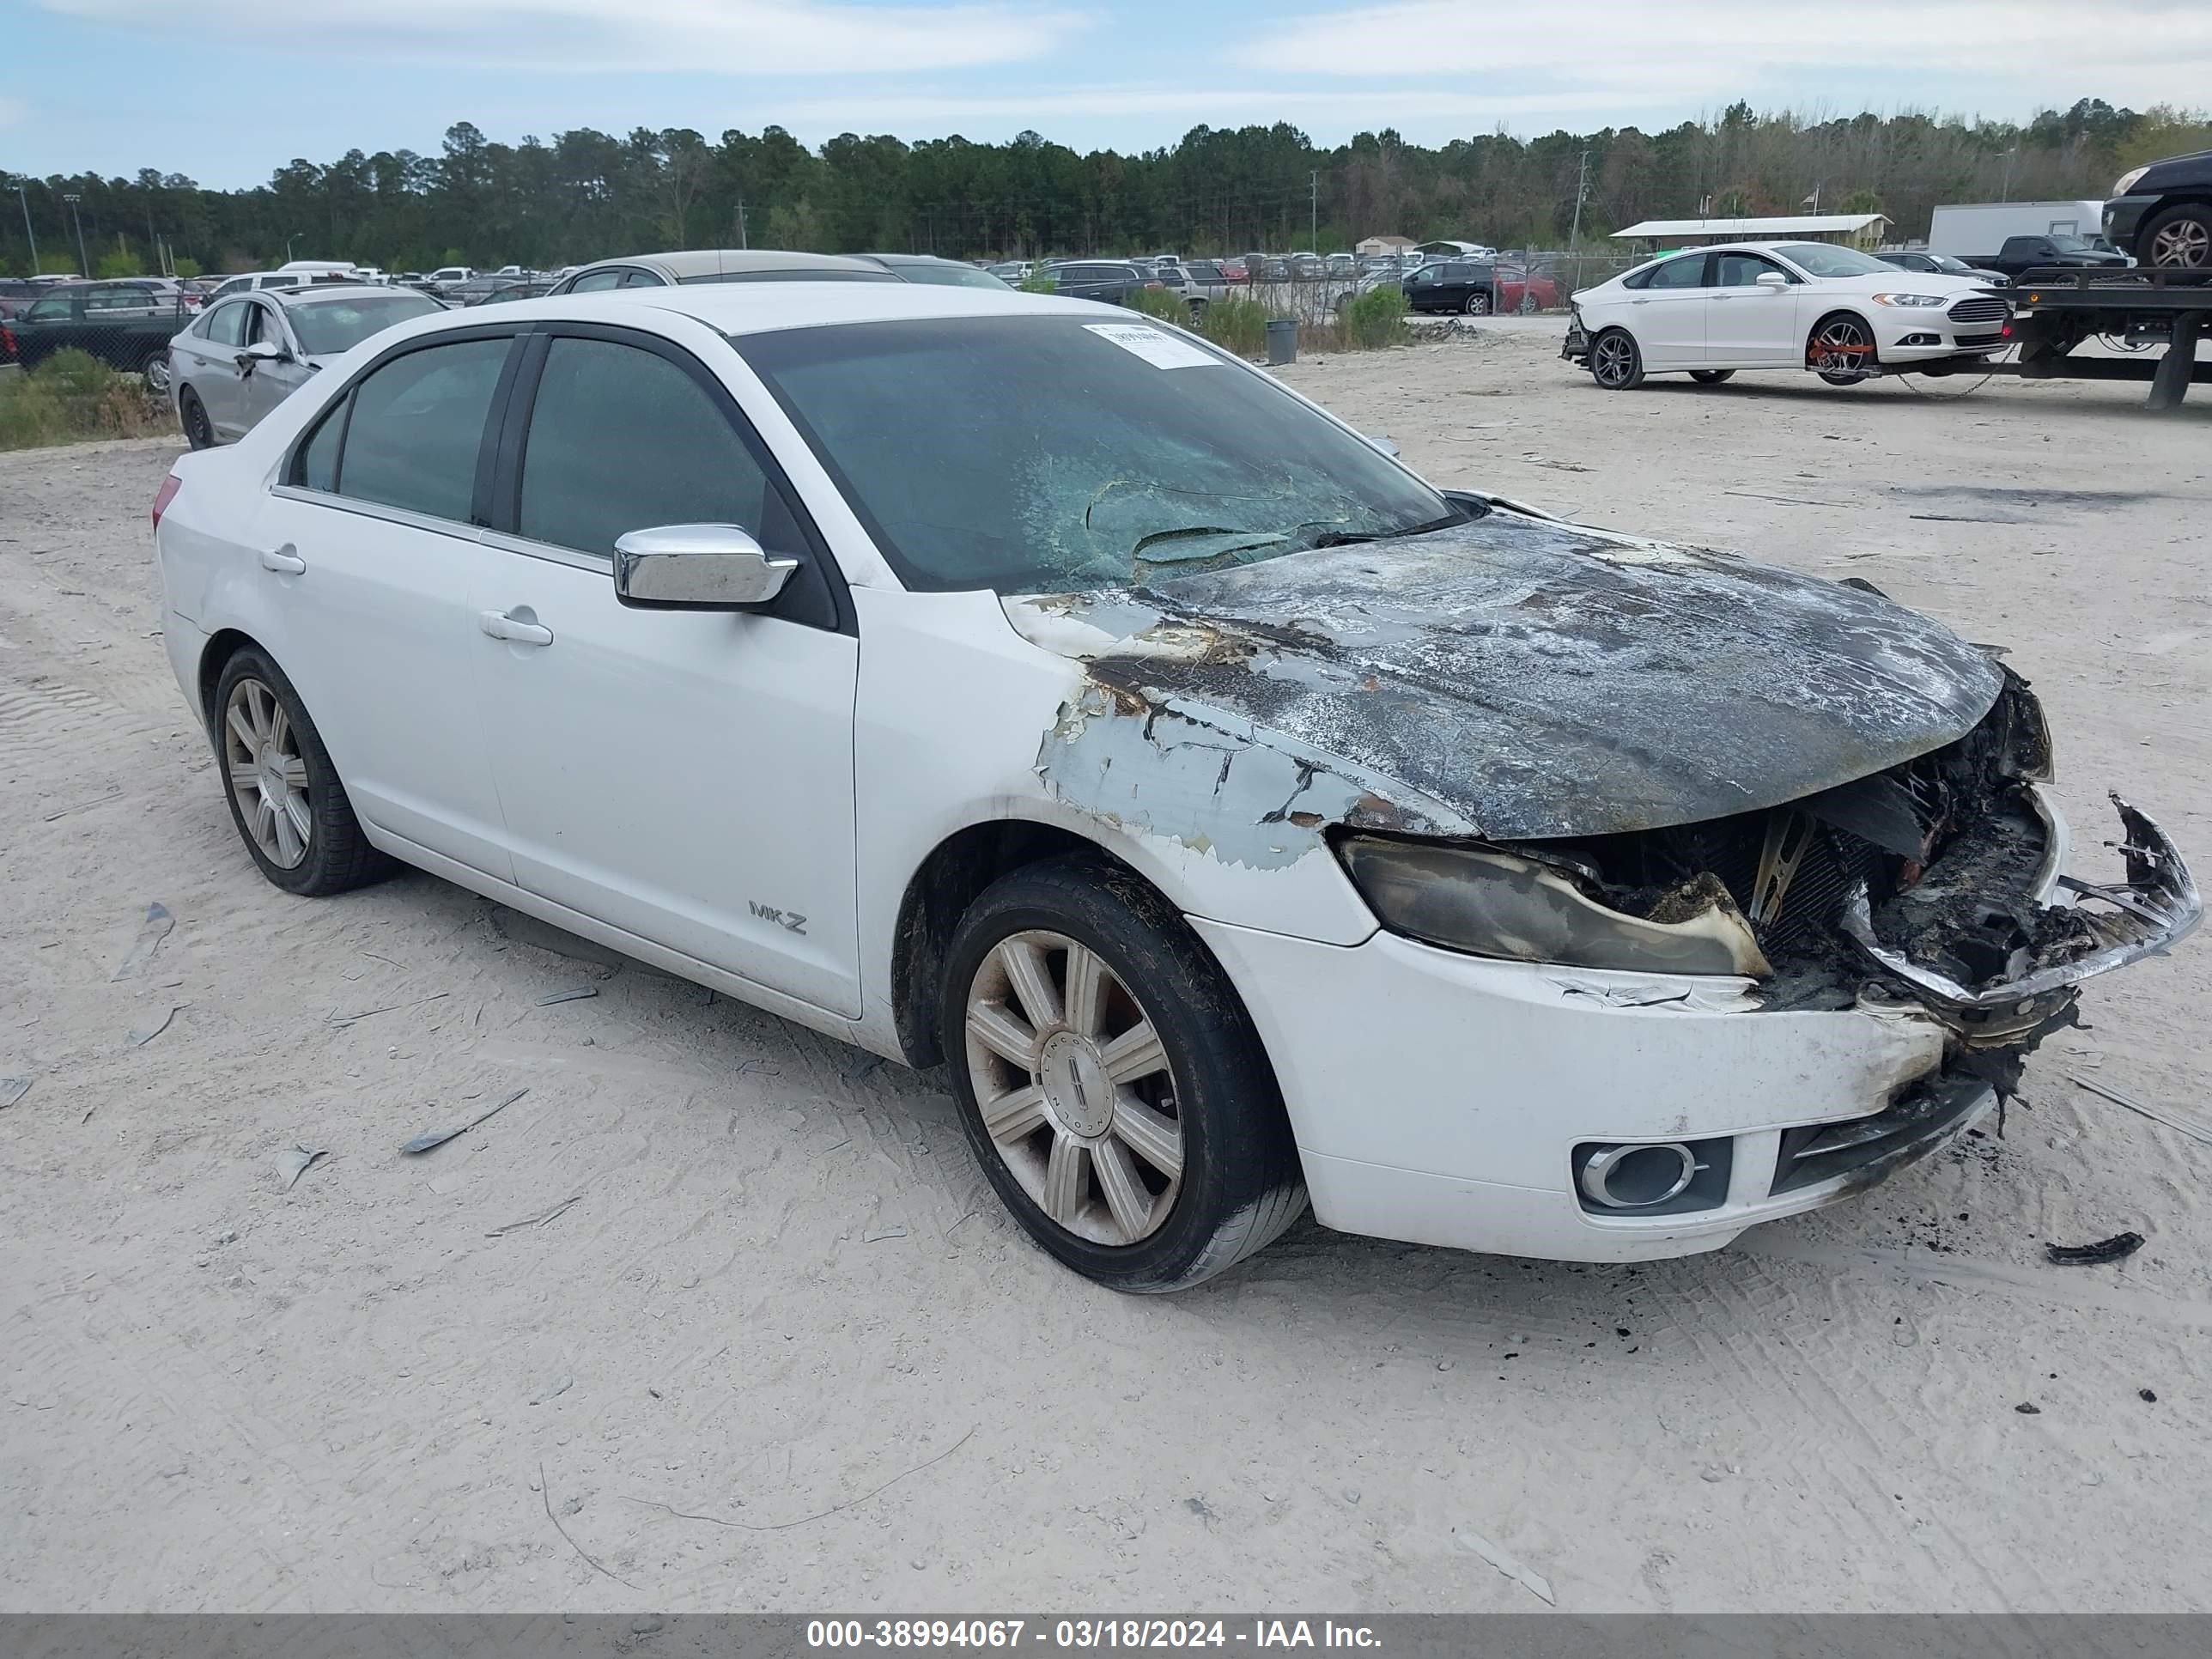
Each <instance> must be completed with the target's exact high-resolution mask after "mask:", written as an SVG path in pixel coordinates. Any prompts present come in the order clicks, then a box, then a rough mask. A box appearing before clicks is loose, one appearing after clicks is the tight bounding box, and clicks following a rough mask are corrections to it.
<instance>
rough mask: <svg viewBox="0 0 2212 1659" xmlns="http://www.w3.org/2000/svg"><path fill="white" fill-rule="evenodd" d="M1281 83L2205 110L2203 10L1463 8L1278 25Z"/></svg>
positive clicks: (1726, 3) (1963, 2)
mask: <svg viewBox="0 0 2212 1659" xmlns="http://www.w3.org/2000/svg"><path fill="white" fill-rule="evenodd" d="M1251 57H1252V58H1253V59H1254V60H1255V61H1256V62H1257V63H1258V64H1261V66H1262V67H1264V68H1266V69H1268V70H1274V71H1277V72H1278V73H1283V72H1289V73H1294V74H1304V75H1314V76H1333V77H1343V76H1360V77H1364V78H1374V79H1385V78H1394V77H1395V78H1402V79H1405V80H1409V81H1412V80H1431V79H1432V78H1434V77H1437V76H1444V75H1449V76H1455V77H1460V78H1464V77H1477V78H1478V80H1479V82H1480V83H1486V84H1493V85H1495V84H1505V85H1510V86H1514V87H1516V88H1517V89H1520V90H1523V91H1525V90H1528V88H1530V87H1531V86H1532V85H1533V84H1546V85H1555V86H1559V87H1562V88H1571V89H1573V90H1575V91H1577V92H1582V91H1586V90H1591V89H1601V90H1603V91H1605V92H1607V93H1608V94H1614V95H1615V96H1616V97H1617V98H1619V99H1620V100H1627V99H1630V98H1634V97H1637V96H1638V95H1640V94H1652V93H1655V92H1656V93H1663V94H1665V96H1666V101H1668V103H1670V104H1672V105H1674V106H1677V107H1680V106H1686V105H1694V104H1696V103H1698V102H1699V101H1708V102H1713V103H1726V102H1730V101H1733V100H1735V99H1736V98H1739V97H1745V98H1748V99H1750V100H1751V101H1752V102H1753V104H1755V105H1756V104H1760V103H1762V102H1771V101H1772V100H1773V98H1774V97H1775V95H1776V94H1782V95H1784V96H1785V97H1787V96H1792V95H1796V94H1800V93H1802V95H1804V96H1806V97H1808V98H1817V99H1818V100H1820V101H1821V102H1822V103H1824V104H1827V105H1831V106H1836V107H1843V106H1846V105H1847V106H1849V107H1850V109H1851V110H1853V111H1856V110H1857V109H1858V108H1860V107H1861V106H1863V105H1872V104H1883V105H1891V104H1895V103H1897V102H1899V101H1900V100H1901V98H1902V96H1903V94H1902V93H1901V92H1900V91H1899V87H1900V85H1901V84H1906V85H1918V86H1931V87H1934V88H1938V89H1942V90H1943V91H1944V98H1945V101H1946V102H1947V104H1948V102H1949V101H1951V100H1955V99H1959V98H1972V97H1985V98H1987V99H1988V100H1990V102H1992V103H1993V104H2001V105H2002V106H2003V107H2004V109H2005V111H2006V112H2007V113H2014V112H2019V113H2025V112H2026V111H2027V109H2028V108H2030V107H2032V106H2034V105H2036V104H2037V103H2054V102H2055V103H2060V104H2070V103H2072V102H2073V101H2074V100H2075V99H2076V98H2079V97H2081V96H2082V95H2083V94H2084V93H2085V92H2087V93H2091V94H2095V95H2097V96H2100V97H2102V98H2105V99H2106V100H2109V101H2110V102H2112V103H2114V104H2120V103H2129V104H2133V105H2136V106H2138V107H2140V106H2143V105H2147V104H2153V103H2177V104H2183V105H2191V104H2202V103H2203V101H2204V98H2205V94H2206V89H2207V88H2208V87H2212V5H2208V4H2206V3H2205V0H2102V3H2100V4H2098V5H2095V6H2093V7H2090V8H2087V9H2084V8H2083V7H2082V6H2081V5H2080V4H2078V3H2075V0H1941V3H1936V4H1930V3H1928V0H1857V3H1854V4H1852V5H1850V6H1838V5H1836V4H1834V3H1832V0H1697V3H1693V4H1689V5H1676V6H1664V5H1655V4H1652V3H1650V0H1579V3H1577V4H1576V5H1574V6H1572V7H1571V8H1567V9H1561V10H1556V11H1555V10H1553V9H1549V8H1547V7H1542V6H1527V5H1522V4H1520V3H1517V0H1515V3H1507V4H1492V5H1480V4H1478V5H1472V6H1471V5H1469V4H1468V3H1466V0H1395V3H1386V4H1383V5H1372V6H1363V7H1359V8H1357V9H1352V10H1334V11H1331V12H1328V13H1326V14H1320V15H1310V16H1307V17H1304V18H1289V19H1285V20H1283V21H1280V22H1279V24H1277V25H1276V26H1275V27H1273V28H1272V29H1271V30H1270V31H1269V32H1268V34H1267V38H1266V39H1265V40H1262V41H1261V42H1259V43H1258V44H1257V45H1256V46H1255V47H1254V48H1253V49H1252V52H1251Z"/></svg>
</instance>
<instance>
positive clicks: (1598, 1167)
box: [1582, 1140, 1698, 1210]
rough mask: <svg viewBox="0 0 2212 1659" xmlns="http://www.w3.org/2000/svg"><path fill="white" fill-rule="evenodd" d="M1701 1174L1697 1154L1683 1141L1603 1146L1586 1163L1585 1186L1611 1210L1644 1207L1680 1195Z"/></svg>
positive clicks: (1591, 1197) (1585, 1191)
mask: <svg viewBox="0 0 2212 1659" xmlns="http://www.w3.org/2000/svg"><path fill="white" fill-rule="evenodd" d="M1697 1177H1698V1159H1697V1155H1696V1154H1695V1153H1694V1152H1691V1150H1690V1149H1689V1148H1688V1147H1687V1146H1684V1145H1682V1143H1681V1142H1680V1141H1679V1140H1673V1141H1666V1142H1662V1143H1661V1144H1659V1145H1656V1146H1601V1147H1600V1148H1598V1150H1597V1151H1595V1152H1592V1153H1591V1154H1590V1156H1589V1159H1588V1160H1587V1161H1586V1162H1585V1163H1584V1164H1583V1172H1582V1188H1583V1195H1584V1196H1585V1197H1587V1198H1588V1199H1589V1200H1590V1201H1591V1202H1592V1203H1594V1204H1601V1205H1603V1206H1605V1207H1606V1208H1607V1209H1608V1210H1644V1209H1649V1208H1650V1207H1651V1206H1653V1205H1655V1204H1664V1203H1666V1202H1668V1200H1671V1199H1676V1198H1680V1196H1681V1195H1682V1194H1684V1193H1685V1192H1686V1191H1688V1190H1689V1186H1690V1183H1691V1182H1692V1181H1694V1180H1696V1179H1697Z"/></svg>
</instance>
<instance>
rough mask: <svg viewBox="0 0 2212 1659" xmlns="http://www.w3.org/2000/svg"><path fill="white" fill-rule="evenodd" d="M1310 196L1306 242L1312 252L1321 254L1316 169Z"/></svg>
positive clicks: (1318, 175) (1318, 177)
mask: <svg viewBox="0 0 2212 1659" xmlns="http://www.w3.org/2000/svg"><path fill="white" fill-rule="evenodd" d="M1310 188H1311V190H1312V192H1313V193H1312V195H1311V196H1310V197H1309V198H1308V200H1307V203H1306V240H1307V241H1309V242H1310V243H1312V244H1313V252H1316V253H1318V252H1321V169H1320V168H1319V167H1316V168H1315V169H1314V171H1313V177H1312V179H1310Z"/></svg>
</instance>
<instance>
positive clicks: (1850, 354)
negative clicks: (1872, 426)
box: [1806, 314, 1875, 386]
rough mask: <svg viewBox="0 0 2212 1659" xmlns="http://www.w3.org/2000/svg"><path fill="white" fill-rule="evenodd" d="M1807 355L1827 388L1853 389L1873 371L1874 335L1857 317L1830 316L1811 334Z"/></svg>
mask: <svg viewBox="0 0 2212 1659" xmlns="http://www.w3.org/2000/svg"><path fill="white" fill-rule="evenodd" d="M1806 356H1807V357H1808V361H1809V362H1810V363H1811V366H1812V368H1813V372H1814V374H1818V375H1819V376H1820V378H1821V379H1822V380H1826V382H1827V383H1828V384H1829V385H1830V386H1857V384H1858V383H1859V382H1860V381H1861V380H1865V379H1867V378H1868V377H1869V375H1870V374H1873V372H1874V368H1875V350H1874V333H1873V331H1871V330H1870V329H1869V328H1868V327H1867V325H1865V324H1864V323H1863V322H1861V321H1860V320H1859V319H1857V318H1856V317H1853V316H1850V315H1848V314H1846V315H1843V316H1837V317H1831V318H1829V319H1826V321H1824V322H1823V323H1822V324H1821V325H1820V327H1818V328H1816V329H1814V331H1813V341H1812V344H1811V346H1810V347H1809V348H1808V351H1807V353H1806Z"/></svg>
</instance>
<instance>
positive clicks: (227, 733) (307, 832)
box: [215, 647, 391, 898]
mask: <svg viewBox="0 0 2212 1659" xmlns="http://www.w3.org/2000/svg"><path fill="white" fill-rule="evenodd" d="M215 717H216V731H215V741H216V757H217V759H218V760H219V761H220V762H221V763H222V775H223V781H224V785H225V788H224V794H225V797H226V799H228V801H229V802H230V817H231V822H232V823H235V824H236V825H237V826H238V834H239V838H240V840H242V841H243V842H245V843H246V851H247V852H249V853H251V854H252V855H253V861H254V862H255V863H256V864H258V865H259V866H261V873H262V874H263V875H264V876H266V877H267V878H269V879H270V882H271V883H272V884H275V885H276V886H278V887H281V888H283V890H285V891H286V892H288V893H298V894H301V895H303V896H307V897H310V898H321V897H324V896H326V895H329V894H331V893H343V892H344V891H346V890H348V889H349V888H354V887H359V886H362V885H363V884H366V883H368V882H370V881H374V880H375V879H376V878H378V877H380V876H381V875H383V874H385V873H386V872H387V871H388V870H389V869H390V868H391V864H390V861H389V860H386V858H385V856H384V854H381V853H380V852H378V851H377V850H376V849H375V848H373V847H371V846H370V845H369V844H368V836H365V835H363V834H362V828H361V821H360V820H359V819H358V818H356V817H355V816H354V811H353V803H352V802H350V801H349V800H348V799H346V793H345V786H344V785H343V783H341V782H339V781H338V773H337V767H335V766H333V765H332V764H331V755H330V750H327V749H325V748H324V747H323V739H322V734H321V733H320V732H317V731H316V730H315V723H314V721H313V720H310V719H309V718H308V717H307V709H306V708H305V707H304V706H303V705H302V704H301V702H300V694H299V693H298V692H296V691H295V690H293V689H292V682H291V681H289V680H288V679H286V678H284V674H283V670H282V669H280V668H278V667H277V666H276V664H275V663H273V662H271V661H270V660H269V659H268V658H267V657H265V656H264V655H263V654H262V653H260V652H259V651H258V650H255V649H253V648H252V647H246V649H244V650H241V651H240V652H238V653H235V654H234V656H233V657H232V658H231V659H230V660H229V661H228V662H227V663H225V664H224V665H223V669H222V677H221V678H219V679H217V680H216V691H215Z"/></svg>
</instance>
